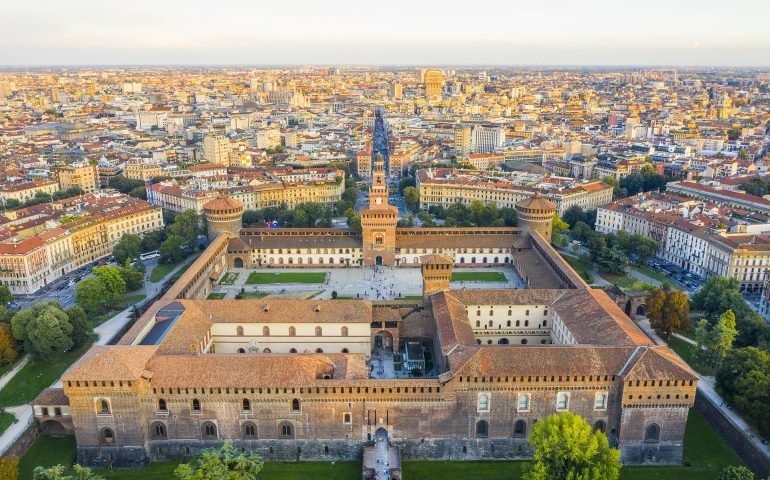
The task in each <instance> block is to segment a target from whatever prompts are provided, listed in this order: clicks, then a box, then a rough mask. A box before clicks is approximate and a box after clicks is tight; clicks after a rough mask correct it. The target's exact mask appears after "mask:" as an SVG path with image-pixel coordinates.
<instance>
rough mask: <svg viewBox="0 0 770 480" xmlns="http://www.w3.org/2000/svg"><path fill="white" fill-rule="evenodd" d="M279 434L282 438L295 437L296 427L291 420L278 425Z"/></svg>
mask: <svg viewBox="0 0 770 480" xmlns="http://www.w3.org/2000/svg"><path fill="white" fill-rule="evenodd" d="M278 434H279V435H280V436H281V437H282V438H294V427H293V426H292V424H291V423H289V422H283V423H281V424H280V425H279V426H278Z"/></svg>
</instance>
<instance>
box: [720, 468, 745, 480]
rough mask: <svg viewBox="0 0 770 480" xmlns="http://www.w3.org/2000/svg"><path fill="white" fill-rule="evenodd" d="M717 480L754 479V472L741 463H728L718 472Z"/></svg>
mask: <svg viewBox="0 0 770 480" xmlns="http://www.w3.org/2000/svg"><path fill="white" fill-rule="evenodd" d="M717 480H754V472H752V471H751V470H749V469H748V468H746V467H744V466H743V465H741V466H735V465H730V466H727V467H725V468H724V469H722V471H721V472H719V477H717Z"/></svg>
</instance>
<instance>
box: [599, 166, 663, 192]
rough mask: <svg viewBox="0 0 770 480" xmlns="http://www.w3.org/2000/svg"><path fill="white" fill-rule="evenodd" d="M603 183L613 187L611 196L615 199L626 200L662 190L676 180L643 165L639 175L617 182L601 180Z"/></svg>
mask: <svg viewBox="0 0 770 480" xmlns="http://www.w3.org/2000/svg"><path fill="white" fill-rule="evenodd" d="M602 180H603V181H604V182H605V183H607V184H609V185H612V186H613V187H614V190H613V196H614V197H615V198H626V197H630V196H632V195H636V194H637V193H641V192H649V191H652V190H661V189H663V188H664V187H665V186H666V184H667V183H668V182H671V181H674V180H676V178H674V177H669V176H666V175H662V174H660V173H657V172H655V169H654V168H653V167H652V165H645V166H644V167H642V169H641V171H640V172H639V173H632V174H630V175H628V176H626V177H624V178H623V179H622V180H620V182H618V181H617V180H616V179H614V178H613V177H605V178H603V179H602Z"/></svg>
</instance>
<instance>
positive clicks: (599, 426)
mask: <svg viewBox="0 0 770 480" xmlns="http://www.w3.org/2000/svg"><path fill="white" fill-rule="evenodd" d="M606 430H607V424H606V423H604V420H599V421H597V422H596V423H594V428H593V431H594V432H602V433H604V432H605V431H606Z"/></svg>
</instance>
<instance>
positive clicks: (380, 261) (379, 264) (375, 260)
mask: <svg viewBox="0 0 770 480" xmlns="http://www.w3.org/2000/svg"><path fill="white" fill-rule="evenodd" d="M374 264H375V265H377V266H381V265H382V257H381V256H380V255H377V258H375V259H374Z"/></svg>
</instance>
